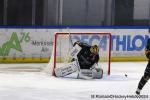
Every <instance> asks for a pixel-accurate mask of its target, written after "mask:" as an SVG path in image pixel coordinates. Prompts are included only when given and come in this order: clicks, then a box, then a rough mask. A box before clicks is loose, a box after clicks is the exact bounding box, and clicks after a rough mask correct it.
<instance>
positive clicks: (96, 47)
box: [90, 45, 99, 54]
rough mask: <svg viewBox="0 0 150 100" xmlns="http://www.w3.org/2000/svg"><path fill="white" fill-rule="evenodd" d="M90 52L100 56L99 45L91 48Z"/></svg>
mask: <svg viewBox="0 0 150 100" xmlns="http://www.w3.org/2000/svg"><path fill="white" fill-rule="evenodd" d="M90 51H91V52H92V53H94V54H98V52H99V48H98V46H97V45H93V46H92V47H91V49H90Z"/></svg>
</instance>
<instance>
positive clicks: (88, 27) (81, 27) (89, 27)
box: [0, 26, 150, 29]
mask: <svg viewBox="0 0 150 100" xmlns="http://www.w3.org/2000/svg"><path fill="white" fill-rule="evenodd" d="M0 28H10V29H18V28H25V29H34V28H35V29H36V28H37V29H66V28H69V29H150V26H0Z"/></svg>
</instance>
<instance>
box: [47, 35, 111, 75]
mask: <svg viewBox="0 0 150 100" xmlns="http://www.w3.org/2000/svg"><path fill="white" fill-rule="evenodd" d="M76 41H80V42H84V43H87V44H89V45H98V47H99V56H100V59H99V62H98V66H99V67H101V68H102V69H103V74H104V75H109V74H110V59H111V34H110V33H55V36H54V44H53V53H52V56H51V60H50V62H49V64H48V67H49V68H50V70H51V72H50V73H51V75H53V76H55V72H54V69H55V68H57V67H61V66H65V64H67V63H69V62H70V59H71V58H70V57H69V51H70V50H71V48H72V47H73V44H74V42H76Z"/></svg>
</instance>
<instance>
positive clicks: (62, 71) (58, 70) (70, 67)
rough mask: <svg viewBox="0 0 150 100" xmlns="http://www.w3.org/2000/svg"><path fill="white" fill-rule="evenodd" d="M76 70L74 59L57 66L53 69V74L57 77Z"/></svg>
mask: <svg viewBox="0 0 150 100" xmlns="http://www.w3.org/2000/svg"><path fill="white" fill-rule="evenodd" d="M77 70H78V67H77V64H76V61H74V62H71V63H69V64H67V65H65V66H62V67H59V68H56V69H55V75H56V76H57V77H64V76H66V75H69V74H72V73H74V72H76V71H77Z"/></svg>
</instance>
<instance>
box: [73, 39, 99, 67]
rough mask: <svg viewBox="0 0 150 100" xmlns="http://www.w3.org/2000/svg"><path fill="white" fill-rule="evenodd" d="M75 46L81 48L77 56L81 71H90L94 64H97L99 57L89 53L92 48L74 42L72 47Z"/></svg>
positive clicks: (85, 44)
mask: <svg viewBox="0 0 150 100" xmlns="http://www.w3.org/2000/svg"><path fill="white" fill-rule="evenodd" d="M76 44H78V45H79V46H80V47H81V48H82V49H81V51H80V52H79V53H78V55H77V58H78V62H79V65H80V68H81V69H90V68H91V67H92V66H93V65H94V64H95V63H98V61H99V55H98V53H97V54H94V53H92V52H91V48H92V46H90V45H88V44H87V43H82V42H75V43H74V45H76Z"/></svg>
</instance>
